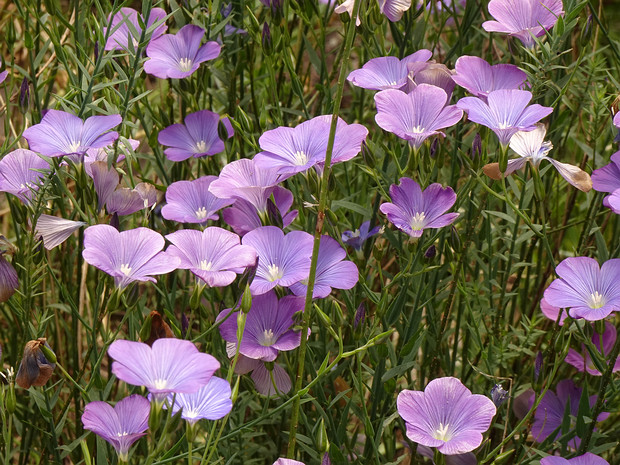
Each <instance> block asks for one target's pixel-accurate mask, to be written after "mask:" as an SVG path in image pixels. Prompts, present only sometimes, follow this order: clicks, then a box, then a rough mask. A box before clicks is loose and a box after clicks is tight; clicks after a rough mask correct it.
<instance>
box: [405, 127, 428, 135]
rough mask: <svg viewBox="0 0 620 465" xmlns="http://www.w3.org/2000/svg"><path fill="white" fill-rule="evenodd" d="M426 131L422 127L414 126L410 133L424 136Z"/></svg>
mask: <svg viewBox="0 0 620 465" xmlns="http://www.w3.org/2000/svg"><path fill="white" fill-rule="evenodd" d="M424 131H426V130H425V129H424V128H423V127H422V126H414V127H412V128H411V130H410V131H409V132H412V133H414V134H422V133H423V132H424Z"/></svg>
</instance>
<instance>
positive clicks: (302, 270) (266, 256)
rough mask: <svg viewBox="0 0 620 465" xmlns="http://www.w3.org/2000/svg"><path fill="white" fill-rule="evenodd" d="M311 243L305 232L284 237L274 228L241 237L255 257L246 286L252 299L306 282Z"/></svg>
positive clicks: (263, 228)
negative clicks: (255, 262)
mask: <svg viewBox="0 0 620 465" xmlns="http://www.w3.org/2000/svg"><path fill="white" fill-rule="evenodd" d="M313 242H314V239H313V237H312V236H311V235H310V234H308V233H307V232H304V231H292V232H290V233H288V234H287V235H284V232H282V230H281V229H279V228H276V227H275V226H262V227H260V228H257V229H255V230H254V231H250V232H249V233H247V234H246V235H245V236H243V240H242V243H243V245H249V246H251V247H254V250H256V254H257V255H258V266H257V268H256V276H255V277H254V280H253V281H252V284H250V290H251V291H252V295H255V296H256V295H260V294H264V293H265V292H267V291H269V290H271V289H273V288H274V287H276V286H283V287H288V286H290V285H291V284H295V283H296V282H298V281H301V280H302V279H306V278H308V273H309V272H310V257H311V255H312V245H313Z"/></svg>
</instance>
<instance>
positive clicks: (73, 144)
mask: <svg viewBox="0 0 620 465" xmlns="http://www.w3.org/2000/svg"><path fill="white" fill-rule="evenodd" d="M81 145H82V141H79V140H78V141H74V140H73V141H71V143H70V144H69V152H77V150H78V149H79V148H80V146H81Z"/></svg>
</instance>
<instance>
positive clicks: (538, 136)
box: [482, 123, 592, 192]
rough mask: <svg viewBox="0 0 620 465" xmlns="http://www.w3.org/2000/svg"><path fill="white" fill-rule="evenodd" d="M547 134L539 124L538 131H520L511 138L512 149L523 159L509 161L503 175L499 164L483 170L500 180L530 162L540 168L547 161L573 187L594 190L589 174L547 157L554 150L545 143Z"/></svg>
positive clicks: (490, 165) (549, 144)
mask: <svg viewBox="0 0 620 465" xmlns="http://www.w3.org/2000/svg"><path fill="white" fill-rule="evenodd" d="M546 134H547V129H546V128H545V125H544V124H542V123H537V124H536V129H534V130H533V131H527V132H524V131H519V132H517V133H515V134H514V135H513V136H512V137H511V138H510V148H511V149H512V150H514V151H515V152H516V153H517V155H520V156H521V158H516V159H513V160H508V165H507V168H506V171H505V172H504V173H503V174H502V173H501V171H500V169H499V163H490V164H488V165H485V166H484V167H483V168H482V169H483V171H484V173H485V174H486V175H487V176H489V177H491V178H493V179H496V180H499V179H501V178H502V176H508V175H510V174H512V173H514V172H515V171H517V170H519V169H521V168H522V167H523V166H524V165H525V164H526V163H527V162H528V161H529V162H530V163H531V164H532V165H533V166H535V167H538V165H539V164H540V162H541V161H542V160H547V161H548V162H549V163H551V164H552V165H553V166H554V167H555V169H557V170H558V173H560V175H561V176H562V177H563V178H564V179H566V181H567V182H568V183H569V184H571V185H572V186H574V187H576V188H577V189H579V190H580V191H583V192H588V191H589V190H590V189H592V180H591V179H590V175H589V174H588V173H586V172H585V171H583V170H582V169H581V168H579V167H578V166H574V165H570V164H568V163H561V162H559V161H557V160H554V159H553V158H551V157H548V156H547V154H548V153H549V151H551V149H552V148H553V145H552V144H551V142H549V141H545V135H546Z"/></svg>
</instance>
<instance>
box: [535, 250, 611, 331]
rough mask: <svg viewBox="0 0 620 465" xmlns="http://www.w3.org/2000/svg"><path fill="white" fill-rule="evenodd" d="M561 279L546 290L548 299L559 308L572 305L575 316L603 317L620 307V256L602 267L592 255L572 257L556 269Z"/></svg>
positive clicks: (571, 313) (571, 311) (573, 315)
mask: <svg viewBox="0 0 620 465" xmlns="http://www.w3.org/2000/svg"><path fill="white" fill-rule="evenodd" d="M555 272H556V274H557V275H558V276H559V278H558V279H556V280H555V281H553V282H552V283H551V284H550V285H549V287H548V288H547V289H546V290H545V300H546V301H547V303H549V304H550V305H553V306H554V307H558V308H568V309H569V310H568V314H569V315H570V316H571V317H572V318H585V319H586V320H588V321H596V320H602V319H603V318H606V317H607V316H608V315H610V314H611V312H617V311H618V310H620V258H613V259H611V260H607V261H606V262H605V263H603V266H601V267H600V268H599V264H598V262H597V261H596V260H594V259H593V258H590V257H569V258H566V259H564V260H563V261H562V262H561V263H560V264H559V265H558V266H557V267H556V269H555Z"/></svg>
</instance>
